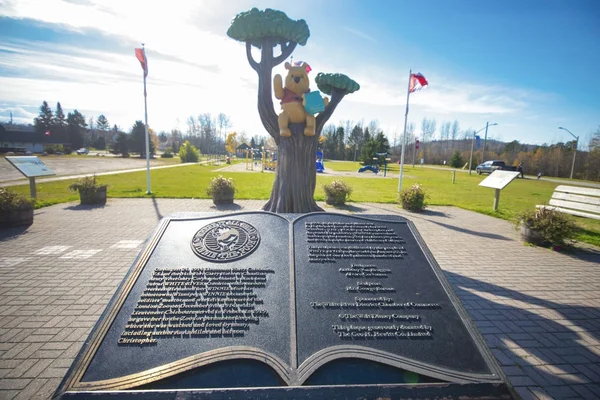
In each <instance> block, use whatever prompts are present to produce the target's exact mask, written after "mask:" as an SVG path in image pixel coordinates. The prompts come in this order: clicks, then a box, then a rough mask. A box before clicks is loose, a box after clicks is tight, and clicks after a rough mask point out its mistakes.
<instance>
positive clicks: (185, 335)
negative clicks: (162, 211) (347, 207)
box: [56, 212, 511, 399]
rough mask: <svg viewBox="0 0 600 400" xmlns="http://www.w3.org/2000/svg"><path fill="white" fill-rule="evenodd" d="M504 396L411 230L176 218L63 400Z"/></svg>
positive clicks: (354, 222)
mask: <svg viewBox="0 0 600 400" xmlns="http://www.w3.org/2000/svg"><path fill="white" fill-rule="evenodd" d="M505 382H506V380H505V378H504V377H503V375H502V373H501V370H500V368H499V367H498V365H497V364H496V362H495V360H494V358H493V356H492V355H491V353H490V352H489V350H488V348H487V347H486V345H485V344H484V342H483V340H482V339H481V337H480V336H479V334H478V333H477V332H476V330H475V329H474V327H473V325H472V323H471V322H470V320H469V318H468V316H467V313H466V311H465V310H464V309H463V307H462V305H461V304H460V302H459V301H458V300H457V298H456V296H455V294H454V293H453V291H452V289H451V287H450V285H449V284H448V282H447V281H446V279H445V277H444V276H443V273H442V272H441V270H440V268H439V266H438V265H437V263H436V262H435V260H434V258H433V256H432V255H431V253H430V252H429V250H428V249H427V247H426V246H425V243H424V242H423V240H422V239H421V237H420V236H419V234H418V232H417V230H416V229H415V227H414V225H413V224H412V223H411V222H410V221H407V220H406V219H403V218H400V217H395V216H369V217H367V218H364V217H352V216H346V215H341V214H331V213H313V214H306V215H299V214H272V213H268V212H246V213H237V214H229V215H223V214H219V215H210V216H206V215H201V216H200V215H198V214H176V215H174V216H171V217H168V218H165V219H163V220H162V221H161V222H160V223H159V225H158V227H157V228H156V230H155V232H154V233H153V235H152V236H151V238H150V239H149V241H148V244H147V245H146V247H145V249H144V250H143V251H142V253H140V255H139V256H138V259H137V260H136V261H135V262H134V264H133V266H132V268H131V269H130V271H129V273H128V274H127V276H126V277H125V279H124V281H123V283H122V284H121V286H120V287H119V289H118V290H117V292H116V294H115V296H114V297H113V299H112V300H111V302H110V304H109V305H108V307H107V309H106V310H105V312H104V314H103V315H102V317H101V318H100V320H99V321H98V323H97V324H96V326H95V328H94V330H93V331H92V333H91V334H90V337H89V339H88V341H86V344H85V345H84V347H83V349H82V350H81V353H80V354H79V356H78V357H77V359H76V360H75V362H74V364H73V366H72V367H71V369H70V370H69V373H68V374H67V377H66V378H65V379H64V380H63V382H62V384H61V387H60V388H59V390H58V391H57V393H56V396H57V397H61V396H62V397H63V398H65V399H66V398H87V397H94V398H96V397H98V398H100V397H103V396H106V397H107V398H120V397H114V396H116V395H117V394H118V393H123V395H124V396H125V395H127V396H130V397H132V398H136V396H139V398H157V399H158V398H174V397H173V393H177V392H178V391H185V392H186V394H187V395H189V396H190V397H189V398H198V399H200V398H209V397H210V395H212V396H215V395H216V394H217V393H220V396H221V395H222V396H223V398H236V396H237V398H245V397H248V396H251V397H256V398H261V397H262V396H266V397H268V396H269V395H268V393H271V395H272V396H275V397H278V398H280V397H285V398H295V397H303V396H305V395H311V393H312V395H313V396H316V397H319V396H324V397H326V398H335V397H336V396H338V395H339V396H342V391H334V392H331V390H330V389H327V388H334V387H338V388H339V387H340V386H341V385H343V386H348V385H353V386H352V387H354V388H355V390H356V391H355V392H352V393H354V394H356V397H357V398H358V397H360V396H362V395H366V394H367V393H373V396H375V397H377V396H379V395H381V393H382V392H381V390H383V389H382V388H384V387H387V388H389V390H392V391H393V392H394V393H398V394H399V395H400V394H401V393H403V394H402V396H408V397H415V396H416V397H431V396H434V397H435V396H438V394H436V393H438V392H439V394H440V395H442V394H443V395H462V396H466V397H465V398H479V397H486V398H511V395H510V394H509V391H508V388H507V386H506V383H505ZM382 385H389V386H382ZM277 387H288V389H289V387H292V389H293V390H292V391H283V392H280V389H277ZM315 390H317V391H316V392H315ZM319 390H320V391H321V392H319ZM386 390H387V389H386ZM419 390H420V391H421V392H419ZM436 391H438V392H436ZM277 393H279V394H277ZM294 393H295V394H294ZM319 393H320V394H319ZM333 393H337V394H336V395H335V396H333ZM390 393H391V392H390ZM418 393H421V394H418ZM283 394H285V396H284V395H283ZM151 395H152V396H156V397H152V396H151ZM161 396H163V397H161ZM203 396H208V397H203ZM352 396H353V395H351V397H352Z"/></svg>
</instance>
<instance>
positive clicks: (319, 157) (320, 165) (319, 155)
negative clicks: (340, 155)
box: [317, 151, 325, 173]
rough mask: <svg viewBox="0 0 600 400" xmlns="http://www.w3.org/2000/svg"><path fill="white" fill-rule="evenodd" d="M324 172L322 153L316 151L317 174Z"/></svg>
mask: <svg viewBox="0 0 600 400" xmlns="http://www.w3.org/2000/svg"><path fill="white" fill-rule="evenodd" d="M324 171H325V165H323V152H322V151H317V172H319V173H323V172H324Z"/></svg>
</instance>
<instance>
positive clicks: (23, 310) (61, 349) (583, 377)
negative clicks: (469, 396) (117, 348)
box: [0, 199, 600, 399]
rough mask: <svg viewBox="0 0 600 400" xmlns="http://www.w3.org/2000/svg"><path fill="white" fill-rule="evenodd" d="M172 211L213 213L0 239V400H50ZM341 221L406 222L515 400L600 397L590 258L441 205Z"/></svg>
mask: <svg viewBox="0 0 600 400" xmlns="http://www.w3.org/2000/svg"><path fill="white" fill-rule="evenodd" d="M263 203H264V202H263V201H238V202H236V205H235V206H233V207H230V208H229V210H221V211H242V210H257V209H259V208H260V207H261V206H262V205H263ZM328 210H331V211H336V212H337V211H338V210H335V209H328ZM180 211H188V212H207V211H210V212H217V211H219V210H217V209H216V208H214V206H213V205H212V202H211V201H209V200H173V199H109V201H108V203H107V205H106V206H105V207H99V208H90V207H82V206H78V205H76V204H75V203H69V204H60V205H56V206H52V207H47V208H42V209H39V210H37V211H36V214H35V222H34V224H33V225H32V226H31V227H29V228H28V229H26V230H23V229H21V230H18V229H14V230H9V231H3V232H0V399H33V398H36V399H37V398H40V399H47V398H49V397H50V396H51V395H52V393H53V392H54V390H55V389H56V388H57V386H58V384H59V382H60V380H61V378H62V377H63V376H64V375H65V373H66V372H67V369H68V367H69V366H70V364H71V362H72V361H73V359H74V357H75V356H76V354H77V352H78V351H79V349H80V348H81V346H82V343H83V341H84V340H85V338H86V337H87V335H88V334H89V332H90V330H91V329H92V327H93V325H94V323H95V322H96V321H97V320H98V317H99V316H100V314H101V312H102V311H103V309H104V307H105V306H106V304H107V302H108V301H109V300H110V298H111V296H112V295H113V293H114V291H115V290H116V288H117V286H118V284H119V283H120V282H121V280H122V278H123V276H124V275H125V273H126V271H127V270H128V268H129V267H130V265H131V263H132V262H133V260H134V259H135V257H136V255H137V254H138V252H139V251H140V250H141V249H142V247H143V244H144V241H145V240H146V239H147V238H148V237H149V236H150V234H151V233H152V230H153V229H154V227H155V225H156V224H157V222H158V220H159V219H160V218H161V217H163V216H167V215H169V214H171V213H174V212H180ZM341 212H353V213H361V214H362V213H370V214H399V215H403V216H406V217H407V218H409V219H410V220H412V221H413V222H414V223H415V224H416V226H417V228H418V230H419V232H420V233H421V235H422V236H423V238H424V240H425V242H426V243H427V245H428V246H429V248H430V250H431V251H432V253H433V254H434V256H435V257H436V259H437V261H438V263H439V264H440V266H441V268H442V269H443V270H444V272H445V274H446V276H447V277H448V280H449V281H450V282H451V283H452V285H453V287H454V290H455V291H456V293H457V294H458V296H459V298H460V299H461V300H462V302H463V304H464V305H465V307H466V309H467V310H468V311H469V313H470V315H471V318H472V319H473V320H474V322H475V323H476V325H477V327H478V328H479V331H480V332H481V334H482V335H483V337H484V338H485V340H486V342H487V344H488V345H489V347H490V348H491V349H492V352H493V353H494V355H495V356H496V358H497V359H498V361H499V363H500V365H502V367H503V369H504V372H505V373H506V375H507V376H508V377H509V380H510V382H511V383H512V385H513V386H514V387H515V388H516V390H517V392H518V393H519V394H520V395H521V396H522V397H523V398H524V399H538V398H539V399H549V398H557V399H563V398H565V399H566V398H569V399H570V398H585V399H597V398H600V252H599V251H597V250H588V251H581V252H576V253H574V254H561V253H557V252H552V251H550V250H547V249H541V248H535V247H530V246H525V245H523V244H522V243H521V242H520V241H519V240H518V236H517V233H516V232H515V231H514V229H513V228H512V226H511V225H510V224H509V223H508V222H506V221H502V220H499V219H495V218H492V217H488V216H485V215H481V214H476V213H473V212H469V211H464V210H460V209H457V208H451V207H433V208H432V209H431V210H428V211H427V212H426V213H424V214H411V213H407V212H404V211H403V210H401V209H399V208H398V207H397V206H395V205H382V204H353V205H352V206H349V207H348V208H347V209H346V210H345V211H344V210H341Z"/></svg>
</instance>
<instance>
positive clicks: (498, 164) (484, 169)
mask: <svg viewBox="0 0 600 400" xmlns="http://www.w3.org/2000/svg"><path fill="white" fill-rule="evenodd" d="M497 169H499V170H503V171H516V170H517V167H512V166H510V165H506V163H505V162H504V161H502V160H492V161H486V162H484V163H482V164H479V165H478V166H477V168H475V171H477V173H478V174H479V175H481V174H491V173H492V172H494V171H495V170H497Z"/></svg>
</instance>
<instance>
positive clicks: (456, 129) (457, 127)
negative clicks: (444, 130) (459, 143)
mask: <svg viewBox="0 0 600 400" xmlns="http://www.w3.org/2000/svg"><path fill="white" fill-rule="evenodd" d="M459 132H460V125H459V123H458V121H457V120H454V122H452V127H451V128H450V139H451V140H452V147H454V141H455V140H456V139H457V138H458V133H459Z"/></svg>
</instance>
